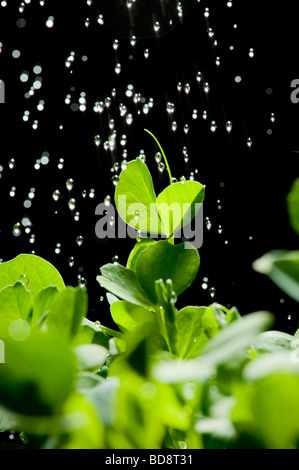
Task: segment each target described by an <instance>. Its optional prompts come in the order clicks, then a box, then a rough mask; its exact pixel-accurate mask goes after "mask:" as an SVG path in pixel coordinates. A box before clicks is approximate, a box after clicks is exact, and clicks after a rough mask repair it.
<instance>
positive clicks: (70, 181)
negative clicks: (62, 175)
mask: <svg viewBox="0 0 299 470" xmlns="http://www.w3.org/2000/svg"><path fill="white" fill-rule="evenodd" d="M65 185H66V189H67V190H68V191H72V189H73V187H74V180H73V179H72V178H69V179H68V180H67V181H66V183H65Z"/></svg>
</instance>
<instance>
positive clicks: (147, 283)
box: [97, 130, 205, 354]
mask: <svg viewBox="0 0 299 470" xmlns="http://www.w3.org/2000/svg"><path fill="white" fill-rule="evenodd" d="M146 132H148V133H149V134H150V135H151V136H152V137H153V138H154V140H155V141H156V143H157V145H158V147H159V149H160V151H161V153H162V155H163V158H164V161H165V164H166V167H167V171H168V174H169V180H170V185H169V186H167V187H166V188H165V189H164V190H163V191H162V192H161V193H160V194H159V195H158V196H156V193H155V190H154V186H153V180H152V177H151V174H150V172H149V170H148V168H147V166H146V164H145V163H144V162H143V161H142V160H141V159H139V158H137V159H136V160H133V161H131V162H129V163H128V164H127V167H126V169H125V170H123V171H122V173H121V175H120V178H119V182H118V184H117V186H116V190H115V203H116V207H117V210H118V213H119V215H120V217H121V218H122V219H123V220H124V221H125V222H126V223H127V224H128V225H129V226H131V227H132V228H134V229H136V230H138V233H139V234H143V235H144V238H141V237H140V235H139V236H138V237H137V242H136V245H135V247H134V249H133V250H132V252H131V254H130V256H129V259H128V262H127V266H126V267H124V266H121V265H114V264H107V265H105V266H103V267H102V268H101V276H98V278H97V279H98V281H99V283H100V284H101V286H102V287H104V288H105V289H107V290H108V291H109V292H111V293H112V294H114V295H115V296H117V298H120V299H122V300H123V301H125V302H129V303H132V304H135V305H138V306H139V307H143V309H144V313H145V309H147V311H148V310H150V311H152V312H154V313H155V317H156V319H157V325H158V329H159V331H160V333H161V334H162V336H163V338H164V340H165V343H166V345H167V347H168V349H169V351H171V352H172V353H174V354H177V337H178V335H177V326H176V313H175V312H176V311H175V302H176V298H177V296H178V295H180V294H181V293H182V292H184V291H185V290H186V289H187V288H188V287H189V286H190V285H191V283H192V282H193V280H194V278H195V276H196V274H197V271H198V269H199V254H198V251H197V250H196V248H194V247H193V246H192V244H191V243H189V242H184V243H179V244H174V237H175V235H176V233H177V232H178V231H180V230H181V229H183V228H184V226H185V224H186V219H188V222H191V220H192V219H193V218H194V217H195V215H196V213H197V211H198V210H199V208H200V206H201V205H202V202H203V199H204V193H205V188H204V186H203V185H202V184H200V183H199V182H197V181H182V182H176V183H173V180H172V174H171V170H170V167H169V164H168V161H167V158H166V156H165V153H164V151H163V149H162V147H161V145H160V143H159V142H158V140H157V138H156V137H155V136H154V135H153V134H152V133H151V132H150V131H148V130H146ZM148 235H150V236H148ZM156 237H162V238H165V240H159V241H155V240H154V239H153V238H156ZM119 310H120V311H121V313H120V311H119ZM123 311H124V303H120V302H118V303H117V302H113V304H112V305H111V313H112V317H113V318H114V320H115V322H116V323H117V324H118V326H119V327H121V326H123V327H124V328H125V325H123V324H122V321H123V318H124V315H123ZM127 313H128V312H127ZM145 315H147V313H145ZM141 316H142V315H141ZM136 321H137V320H136Z"/></svg>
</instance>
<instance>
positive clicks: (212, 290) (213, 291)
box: [209, 287, 216, 298]
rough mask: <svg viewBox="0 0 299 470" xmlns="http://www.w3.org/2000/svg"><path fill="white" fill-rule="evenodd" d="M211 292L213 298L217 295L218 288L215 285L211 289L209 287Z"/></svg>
mask: <svg viewBox="0 0 299 470" xmlns="http://www.w3.org/2000/svg"><path fill="white" fill-rule="evenodd" d="M209 294H210V296H211V297H212V298H214V297H215V294H216V289H215V287H211V289H209Z"/></svg>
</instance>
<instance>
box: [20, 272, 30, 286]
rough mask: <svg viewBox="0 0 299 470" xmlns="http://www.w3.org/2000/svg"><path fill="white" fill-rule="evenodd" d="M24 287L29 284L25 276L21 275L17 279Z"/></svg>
mask: <svg viewBox="0 0 299 470" xmlns="http://www.w3.org/2000/svg"><path fill="white" fill-rule="evenodd" d="M19 280H20V281H21V282H22V283H23V284H24V285H27V284H28V283H29V278H28V277H27V276H26V274H22V275H21V276H20V279H19Z"/></svg>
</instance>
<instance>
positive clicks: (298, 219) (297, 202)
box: [287, 178, 299, 235]
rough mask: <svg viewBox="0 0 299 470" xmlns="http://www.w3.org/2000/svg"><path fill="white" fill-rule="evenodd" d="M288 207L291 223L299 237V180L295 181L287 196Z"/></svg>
mask: <svg viewBox="0 0 299 470" xmlns="http://www.w3.org/2000/svg"><path fill="white" fill-rule="evenodd" d="M287 207H288V212H289V217H290V223H291V225H292V227H293V229H294V230H295V232H296V233H297V235H299V178H297V179H295V181H294V183H293V185H292V187H291V191H290V192H289V194H288V196H287Z"/></svg>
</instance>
